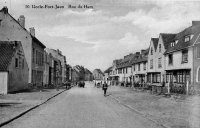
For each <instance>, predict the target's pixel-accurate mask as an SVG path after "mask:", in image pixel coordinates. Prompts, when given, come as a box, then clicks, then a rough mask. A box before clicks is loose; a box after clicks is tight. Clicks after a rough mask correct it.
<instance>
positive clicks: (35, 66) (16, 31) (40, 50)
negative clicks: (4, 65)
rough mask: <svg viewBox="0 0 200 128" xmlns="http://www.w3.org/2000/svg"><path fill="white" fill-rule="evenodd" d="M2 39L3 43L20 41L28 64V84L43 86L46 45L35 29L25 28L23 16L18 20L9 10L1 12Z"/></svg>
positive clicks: (0, 30)
mask: <svg viewBox="0 0 200 128" xmlns="http://www.w3.org/2000/svg"><path fill="white" fill-rule="evenodd" d="M0 39H1V41H20V42H21V44H22V47H23V49H24V55H25V58H26V61H27V63H28V68H29V74H28V78H29V79H28V82H29V83H33V84H39V85H42V83H43V70H44V69H43V68H44V65H43V54H44V48H45V45H44V44H42V43H41V42H40V41H39V40H38V39H37V38H36V36H35V29H34V28H30V31H27V30H26V28H25V17H24V16H23V15H21V16H20V17H19V19H18V20H16V19H15V18H13V17H12V16H11V15H10V14H9V13H8V8H7V7H3V8H2V9H1V10H0Z"/></svg>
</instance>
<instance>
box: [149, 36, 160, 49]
mask: <svg viewBox="0 0 200 128" xmlns="http://www.w3.org/2000/svg"><path fill="white" fill-rule="evenodd" d="M151 40H152V42H153V46H154V48H155V51H156V48H157V46H158V40H159V39H158V38H151Z"/></svg>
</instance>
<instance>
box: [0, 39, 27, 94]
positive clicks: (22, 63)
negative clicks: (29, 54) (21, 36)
mask: <svg viewBox="0 0 200 128" xmlns="http://www.w3.org/2000/svg"><path fill="white" fill-rule="evenodd" d="M0 60H1V61H0V94H7V93H9V92H13V91H18V90H22V89H25V88H27V87H28V71H29V68H28V64H27V61H26V58H25V55H24V50H23V48H22V45H21V42H18V41H0Z"/></svg>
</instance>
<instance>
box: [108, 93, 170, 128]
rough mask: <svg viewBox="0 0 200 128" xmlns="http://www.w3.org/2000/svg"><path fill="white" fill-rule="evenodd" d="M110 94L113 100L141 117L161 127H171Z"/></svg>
mask: <svg viewBox="0 0 200 128" xmlns="http://www.w3.org/2000/svg"><path fill="white" fill-rule="evenodd" d="M110 96H111V98H112V99H114V100H115V101H117V102H118V103H119V104H121V105H123V106H124V107H126V108H128V109H130V110H132V111H134V112H135V113H137V114H138V115H141V116H142V117H144V118H146V119H148V120H150V121H151V122H153V123H155V124H156V125H158V126H161V127H163V128H171V127H169V126H167V125H165V124H160V123H158V122H157V121H156V120H153V119H151V118H149V117H148V114H144V113H142V112H140V111H138V110H137V109H135V108H133V107H132V106H130V105H127V104H124V103H122V102H121V101H120V100H118V99H117V98H116V97H115V96H113V95H112V94H111V95H110Z"/></svg>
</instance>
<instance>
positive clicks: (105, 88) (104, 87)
mask: <svg viewBox="0 0 200 128" xmlns="http://www.w3.org/2000/svg"><path fill="white" fill-rule="evenodd" d="M102 89H103V91H104V96H106V92H107V89H108V85H107V83H106V82H104V84H103V87H102Z"/></svg>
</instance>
